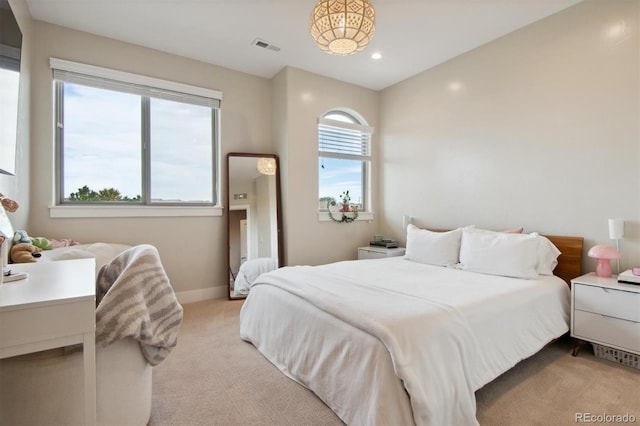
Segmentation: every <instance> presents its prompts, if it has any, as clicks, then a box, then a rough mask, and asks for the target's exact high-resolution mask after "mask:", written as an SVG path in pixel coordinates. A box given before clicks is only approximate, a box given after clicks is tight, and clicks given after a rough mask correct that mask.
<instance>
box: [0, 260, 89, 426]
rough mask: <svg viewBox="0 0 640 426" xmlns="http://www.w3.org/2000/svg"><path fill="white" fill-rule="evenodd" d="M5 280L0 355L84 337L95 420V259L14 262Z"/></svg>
mask: <svg viewBox="0 0 640 426" xmlns="http://www.w3.org/2000/svg"><path fill="white" fill-rule="evenodd" d="M10 269H11V270H12V271H14V272H28V273H29V277H28V278H26V279H24V280H18V281H12V282H5V283H3V284H2V285H0V358H7V357H11V356H16V355H22V354H26V353H31V352H37V351H43V350H46V349H51V348H57V347H62V346H68V345H73V344H78V343H82V346H83V359H84V398H85V400H84V405H85V423H86V424H87V425H95V424H96V350H95V334H96V333H95V330H96V297H95V260H94V259H78V260H61V261H55V262H39V263H22V264H12V265H10Z"/></svg>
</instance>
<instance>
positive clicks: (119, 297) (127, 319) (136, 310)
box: [96, 244, 182, 365]
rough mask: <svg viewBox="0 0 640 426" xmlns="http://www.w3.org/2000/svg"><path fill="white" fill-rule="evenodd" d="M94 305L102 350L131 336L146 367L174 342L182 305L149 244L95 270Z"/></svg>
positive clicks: (157, 361) (98, 341) (136, 247)
mask: <svg viewBox="0 0 640 426" xmlns="http://www.w3.org/2000/svg"><path fill="white" fill-rule="evenodd" d="M96 306H97V308H96V343H98V344H100V345H102V346H106V345H108V344H110V343H112V342H114V341H116V340H120V339H124V338H126V337H132V338H133V339H135V340H137V341H139V342H140V348H141V349H142V353H143V354H144V356H145V358H146V359H147V361H148V362H149V364H151V365H158V364H159V363H160V362H162V361H163V360H164V359H165V358H166V357H167V355H169V352H171V350H172V349H173V348H174V347H175V346H176V344H177V343H178V331H179V329H180V325H181V323H182V306H181V305H180V304H179V303H178V300H177V299H176V295H175V293H174V292H173V288H172V287H171V283H170V282H169V277H167V274H166V272H165V270H164V267H163V266H162V262H161V261H160V254H159V253H158V250H157V249H156V248H155V247H154V246H152V245H148V244H142V245H138V246H134V247H131V248H129V249H127V250H125V251H124V252H122V253H121V254H120V255H118V256H116V257H115V258H114V259H113V260H112V261H111V262H109V263H107V264H106V265H104V266H103V267H102V268H100V271H99V272H98V277H97V278H96Z"/></svg>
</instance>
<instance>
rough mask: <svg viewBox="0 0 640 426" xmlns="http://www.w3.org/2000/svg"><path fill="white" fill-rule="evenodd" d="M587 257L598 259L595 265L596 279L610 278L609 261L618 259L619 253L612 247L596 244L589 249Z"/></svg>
mask: <svg viewBox="0 0 640 426" xmlns="http://www.w3.org/2000/svg"><path fill="white" fill-rule="evenodd" d="M587 256H589V257H594V258H596V259H598V264H597V265H596V276H598V277H610V276H611V259H618V258H620V253H618V250H616V249H615V248H614V247H611V246H608V245H606V244H598V245H597V246H593V247H591V249H590V250H589V252H588V253H587Z"/></svg>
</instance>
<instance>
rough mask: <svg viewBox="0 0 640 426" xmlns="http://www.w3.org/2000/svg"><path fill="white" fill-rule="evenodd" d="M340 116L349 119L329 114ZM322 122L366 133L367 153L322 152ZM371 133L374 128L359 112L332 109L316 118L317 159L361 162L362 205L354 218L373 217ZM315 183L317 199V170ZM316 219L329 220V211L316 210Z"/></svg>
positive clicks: (368, 218)
mask: <svg viewBox="0 0 640 426" xmlns="http://www.w3.org/2000/svg"><path fill="white" fill-rule="evenodd" d="M336 115H339V116H342V117H344V118H346V119H347V120H349V121H342V120H335V119H332V118H330V117H331V116H336ZM322 124H325V125H329V126H334V127H342V128H345V129H349V130H358V131H360V132H361V133H362V134H367V136H368V140H367V145H368V146H367V150H368V155H349V154H340V153H331V152H323V151H321V149H320V126H321V125H322ZM373 133H374V128H373V127H371V126H369V125H368V124H367V123H366V120H364V119H363V118H361V117H360V115H359V114H357V113H355V112H350V111H345V110H342V109H332V110H329V111H327V112H326V113H324V114H323V115H322V116H321V117H320V118H319V119H318V126H317V136H318V159H319V160H320V159H322V158H336V159H346V160H359V161H361V162H362V205H363V209H362V210H359V211H358V218H357V219H356V220H358V221H360V220H372V219H373V206H372V204H371V182H372V169H373V166H372V163H373V155H372V153H373V150H372V144H373ZM317 183H318V190H317V194H318V199H319V196H320V174H319V171H318V173H317ZM318 219H319V220H320V221H331V218H330V217H329V213H328V211H327V210H326V209H320V210H319V211H318Z"/></svg>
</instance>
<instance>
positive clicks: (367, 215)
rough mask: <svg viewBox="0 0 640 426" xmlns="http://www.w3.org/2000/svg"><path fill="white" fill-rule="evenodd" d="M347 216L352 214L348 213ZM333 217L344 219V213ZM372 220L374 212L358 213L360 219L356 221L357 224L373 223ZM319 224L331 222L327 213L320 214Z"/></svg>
mask: <svg viewBox="0 0 640 426" xmlns="http://www.w3.org/2000/svg"><path fill="white" fill-rule="evenodd" d="M338 215H339V216H338ZM347 215H349V216H350V215H351V214H350V213H348V214H347ZM333 217H335V218H336V219H338V218H340V217H342V213H338V214H334V215H333ZM371 220H373V212H359V213H358V218H357V219H356V222H361V221H371ZM318 222H331V218H330V217H329V213H327V212H318Z"/></svg>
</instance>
